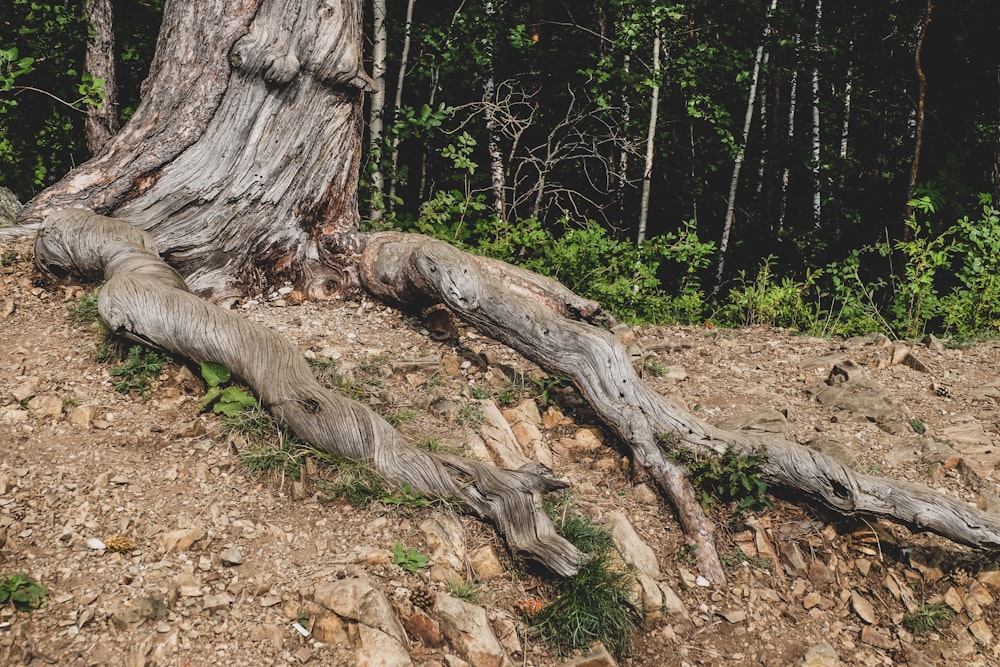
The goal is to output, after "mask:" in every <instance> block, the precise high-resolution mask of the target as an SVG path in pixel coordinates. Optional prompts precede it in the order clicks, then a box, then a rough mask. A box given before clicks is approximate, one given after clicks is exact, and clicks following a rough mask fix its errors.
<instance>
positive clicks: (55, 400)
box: [28, 394, 63, 419]
mask: <svg viewBox="0 0 1000 667" xmlns="http://www.w3.org/2000/svg"><path fill="white" fill-rule="evenodd" d="M62 409H63V401H62V399H61V398H59V397H58V396H56V395H55V394H45V395H41V396H35V397H34V398H32V399H30V400H29V401H28V410H30V411H31V413H32V414H33V415H35V416H36V417H51V418H53V419H58V418H59V417H61V416H62Z"/></svg>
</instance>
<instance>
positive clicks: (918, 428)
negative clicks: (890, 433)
mask: <svg viewBox="0 0 1000 667" xmlns="http://www.w3.org/2000/svg"><path fill="white" fill-rule="evenodd" d="M910 428H912V429H913V432H914V433H916V434H917V435H923V434H924V433H926V432H927V427H926V426H925V425H924V423H923V422H922V421H920V420H919V419H911V420H910Z"/></svg>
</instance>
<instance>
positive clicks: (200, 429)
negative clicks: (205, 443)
mask: <svg viewBox="0 0 1000 667" xmlns="http://www.w3.org/2000/svg"><path fill="white" fill-rule="evenodd" d="M177 435H178V436H180V437H182V438H197V437H199V436H202V435H205V423H204V422H203V421H201V419H194V420H192V421H189V422H185V423H184V424H181V425H180V427H179V428H178V429H177Z"/></svg>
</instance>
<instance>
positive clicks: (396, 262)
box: [359, 233, 1000, 580]
mask: <svg viewBox="0 0 1000 667" xmlns="http://www.w3.org/2000/svg"><path fill="white" fill-rule="evenodd" d="M480 261H481V260H480V258H477V257H474V256H471V255H468V254H465V253H463V252H461V251H459V250H457V249H456V248H454V247H452V246H450V245H448V244H446V243H442V242H439V241H434V240H431V239H429V238H426V237H419V236H414V235H404V234H389V233H385V234H377V235H371V236H370V237H369V240H368V243H367V247H366V248H365V250H364V253H363V256H362V261H361V266H360V272H359V275H360V278H361V280H362V282H363V284H364V287H365V288H366V289H368V290H370V291H371V292H373V293H374V294H376V295H378V296H380V297H382V298H385V299H391V300H393V301H395V302H396V303H399V304H403V305H405V304H407V303H408V302H413V301H423V302H425V303H426V302H427V301H439V302H441V303H444V304H445V305H447V306H448V307H449V308H450V309H451V310H452V311H454V312H455V313H456V314H457V315H458V316H459V317H461V318H462V319H464V320H466V321H467V322H468V323H470V324H472V325H473V326H475V327H476V328H477V329H478V330H480V331H481V332H482V333H484V334H486V335H488V336H491V337H493V338H495V339H496V340H499V341H501V342H503V343H505V344H506V345H509V346H510V347H512V348H514V349H515V350H517V351H518V352H520V353H521V354H523V355H525V356H526V357H528V358H529V359H531V360H532V361H534V362H535V363H537V364H538V365H540V366H542V367H543V368H546V369H547V370H549V371H553V372H557V373H564V374H567V375H569V376H571V377H572V378H573V379H574V381H575V383H576V385H577V387H578V388H579V389H580V392H581V393H582V394H583V396H584V398H585V399H586V400H587V401H588V403H590V405H591V406H592V407H593V408H594V410H595V411H596V412H597V414H598V415H599V416H600V417H601V418H602V419H603V420H604V421H605V423H606V424H607V425H608V426H609V427H610V428H611V429H612V430H614V432H615V433H616V434H617V435H618V436H619V437H620V438H621V440H622V441H623V442H625V443H626V444H627V445H628V446H629V447H630V448H631V449H632V452H633V454H634V456H635V463H636V464H637V465H638V466H640V467H641V468H644V469H646V470H648V471H649V474H650V475H651V476H652V477H653V478H654V479H655V480H656V481H657V482H658V483H659V484H660V486H661V488H662V489H663V490H664V492H666V493H667V495H668V496H669V497H670V498H671V500H672V501H673V502H674V503H675V504H676V505H677V506H678V511H679V513H680V519H681V521H682V522H685V524H686V530H687V532H688V535H689V537H691V538H692V539H693V540H695V541H696V542H700V544H701V546H702V547H703V548H704V549H705V550H714V547H712V542H711V530H710V525H709V524H708V523H707V521H706V520H704V519H703V518H702V516H700V515H701V512H700V508H698V507H693V506H691V504H692V503H693V497H692V496H691V494H690V493H689V492H688V491H687V489H685V488H684V486H685V484H684V483H681V482H678V481H675V480H673V479H672V478H673V477H674V476H675V475H676V472H677V468H676V465H675V464H673V463H672V462H671V461H670V459H669V458H668V457H669V450H671V449H673V448H675V447H680V448H683V449H686V450H689V451H693V452H696V453H715V454H722V453H724V452H725V450H726V447H727V446H729V445H731V446H733V447H734V448H735V449H736V450H737V451H738V452H740V453H742V454H745V455H750V454H755V453H758V452H760V451H763V452H765V453H766V460H765V461H764V462H763V463H762V465H761V474H762V475H763V477H764V479H765V480H766V481H767V482H768V483H769V484H772V485H777V486H781V487H784V488H786V489H790V490H793V491H795V492H797V493H799V494H805V495H806V496H808V497H810V498H812V499H814V500H816V501H818V502H820V503H822V504H824V505H826V506H828V507H830V508H833V509H834V510H836V511H838V512H840V513H842V514H845V515H852V514H869V515H875V516H882V517H886V518H889V519H892V520H895V521H898V522H901V523H904V524H907V525H908V526H910V527H911V528H915V529H917V530H928V531H932V532H935V533H937V534H939V535H942V536H944V537H946V538H948V539H950V540H953V541H955V542H958V543H961V544H965V545H969V546H973V547H980V548H989V549H998V548H1000V516H997V515H995V514H986V513H984V512H982V511H980V510H978V509H976V508H975V507H972V506H970V505H968V504H966V503H964V502H961V501H959V500H956V499H953V498H950V497H948V496H945V495H943V494H940V493H936V492H934V491H933V490H931V489H929V488H927V487H925V486H922V485H919V484H913V483H909V482H902V481H896V480H890V479H885V478H881V477H874V476H871V475H865V474H861V473H858V472H856V471H854V470H852V469H850V468H847V467H845V466H843V465H842V464H840V463H838V462H837V461H835V460H833V459H832V458H830V457H828V456H826V455H824V454H821V453H819V452H816V451H813V450H810V449H808V448H806V447H803V446H801V445H798V444H797V443H794V442H789V441H786V440H781V439H772V438H768V437H761V436H758V435H754V434H752V433H748V432H734V431H724V430H721V429H718V428H715V427H713V426H711V425H709V424H708V423H706V422H704V421H702V420H700V419H698V418H697V417H695V416H693V415H691V414H688V413H687V412H685V411H683V410H681V409H679V408H678V407H676V406H675V405H673V404H672V403H671V402H670V401H669V400H667V399H666V398H665V397H663V396H661V395H660V394H658V393H656V392H655V391H653V390H652V389H651V388H650V387H649V386H647V385H646V384H645V383H644V382H642V380H641V379H640V378H639V376H638V374H637V373H636V372H635V370H634V369H633V368H632V365H631V363H630V360H629V357H628V354H627V353H626V351H625V349H624V347H623V346H622V345H621V344H620V343H619V342H618V340H617V339H616V338H615V337H614V336H613V335H611V334H610V333H609V332H607V331H605V330H603V329H600V328H597V327H594V326H590V325H587V324H584V323H581V322H575V321H571V320H567V319H566V318H564V317H562V316H561V315H560V314H558V313H556V312H553V310H551V309H549V308H548V307H546V306H545V305H543V304H541V303H540V302H538V301H537V300H535V299H533V298H530V297H527V296H523V295H521V294H518V293H516V292H514V291H513V290H510V289H508V288H507V287H506V286H505V285H504V280H503V279H502V277H499V276H497V275H496V274H495V273H494V274H493V275H491V276H490V277H489V278H486V277H485V276H484V275H483V273H482V272H481V270H480V267H479V263H480ZM695 505H696V503H695ZM703 556H704V554H703ZM702 567H703V568H707V570H706V572H705V576H707V577H709V578H710V579H716V580H719V579H721V577H722V573H721V569H720V570H719V571H718V572H714V571H713V570H712V568H713V564H712V563H709V562H703V563H702Z"/></svg>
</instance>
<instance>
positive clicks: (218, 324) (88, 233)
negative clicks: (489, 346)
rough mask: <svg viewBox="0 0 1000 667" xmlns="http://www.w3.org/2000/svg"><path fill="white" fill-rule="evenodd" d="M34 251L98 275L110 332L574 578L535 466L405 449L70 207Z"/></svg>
mask: <svg viewBox="0 0 1000 667" xmlns="http://www.w3.org/2000/svg"><path fill="white" fill-rule="evenodd" d="M35 254H36V261H38V262H39V263H40V265H41V266H43V267H45V268H47V269H48V270H50V271H53V272H57V273H64V274H76V275H78V276H82V277H86V278H90V279H100V278H101V277H103V278H104V279H105V280H106V283H105V285H104V286H103V287H102V289H101V292H100V295H99V297H98V310H99V311H100V314H101V319H103V320H104V322H105V324H107V326H108V327H109V328H110V329H111V330H112V331H114V332H115V333H117V334H120V335H123V336H127V337H129V338H131V339H133V340H136V341H140V342H142V343H145V344H147V345H151V346H154V347H157V348H160V349H163V350H167V351H169V352H172V353H174V354H178V355H181V356H184V357H186V358H188V359H191V360H193V361H195V362H201V361H214V362H219V363H223V364H225V365H227V366H228V367H229V368H230V369H231V370H232V372H233V375H234V376H236V377H238V378H239V379H241V380H242V381H243V382H245V383H246V384H247V385H248V386H249V387H251V388H252V389H253V391H254V392H255V393H256V394H257V395H258V396H259V398H260V401H261V403H262V404H263V405H264V406H265V407H266V408H267V409H268V410H269V411H270V412H271V413H272V414H273V415H274V416H275V418H276V419H277V420H278V422H279V423H281V424H282V425H283V426H285V427H287V428H289V429H290V430H291V431H293V432H294V433H295V434H297V435H298V436H299V437H301V438H302V439H303V440H305V441H306V442H308V443H309V444H311V445H312V446H314V447H316V448H318V449H320V450H322V451H326V452H329V453H331V454H334V455H336V456H340V457H344V458H349V459H354V460H361V461H365V462H366V463H367V464H368V465H369V466H370V467H371V468H372V469H373V470H375V471H376V472H377V473H378V474H379V475H380V476H381V477H382V478H383V479H385V480H386V481H388V482H390V483H392V484H396V485H402V484H404V483H405V484H408V485H409V487H410V489H412V490H413V491H414V492H417V493H420V494H422V495H424V496H426V497H430V498H438V499H444V500H448V501H452V502H455V503H457V504H458V505H459V506H461V507H462V508H464V509H465V510H467V511H470V512H471V513H473V514H475V515H476V516H479V517H482V518H485V519H488V520H489V521H491V522H493V523H494V524H495V525H496V526H497V528H498V529H499V530H500V532H501V533H502V534H503V535H504V537H505V538H506V539H507V542H508V544H509V545H510V546H511V548H512V549H514V550H515V551H517V552H520V553H522V554H525V555H527V556H529V557H530V558H532V559H534V560H536V561H538V562H540V563H541V564H542V565H544V566H545V567H547V568H549V569H550V570H552V571H553V572H555V573H557V574H560V575H564V576H569V575H572V574H575V573H576V571H577V569H578V566H579V564H580V559H581V554H580V552H578V551H577V549H576V548H575V547H574V546H573V545H572V544H570V543H569V542H567V541H566V540H565V539H563V538H562V537H560V536H559V535H557V534H556V532H555V530H554V528H553V526H552V523H551V521H550V520H549V519H548V517H547V516H546V515H545V514H544V513H543V512H542V511H541V510H540V509H539V507H540V497H541V494H543V493H545V492H548V491H552V490H555V489H559V488H563V487H564V486H565V484H564V483H563V482H560V481H558V480H556V479H554V478H553V477H552V476H551V475H550V474H549V473H548V471H546V470H544V469H541V468H538V469H522V470H506V469H501V468H496V467H494V466H491V465H488V464H484V463H480V462H478V461H472V460H468V459H464V458H461V457H458V456H454V455H448V454H441V453H434V452H426V451H423V450H420V449H417V448H414V447H411V446H409V445H407V444H406V443H405V442H404V441H403V439H402V436H400V434H399V433H398V432H397V431H396V430H395V429H394V428H392V426H391V425H389V424H388V422H386V421H385V420H384V419H382V418H381V417H380V416H378V415H377V414H376V413H374V412H373V411H371V410H370V409H368V408H367V407H366V406H364V405H362V404H360V403H357V402H355V401H352V400H349V399H347V398H344V397H342V396H339V395H338V394H335V393H333V392H331V391H328V390H326V389H324V388H323V387H322V386H321V385H320V384H319V383H318V382H317V381H316V379H315V378H314V377H313V374H312V372H311V370H310V369H309V366H308V364H307V363H306V361H305V359H304V358H303V357H302V356H301V354H299V352H298V350H297V349H296V348H295V347H294V346H293V345H292V344H291V343H289V342H288V341H286V340H285V339H283V338H282V337H281V336H279V335H278V334H277V333H275V332H273V331H271V330H270V329H267V328H266V327H263V326H261V325H258V324H255V323H253V322H250V321H248V320H247V319H245V318H244V317H241V316H239V315H238V314H236V313H233V312H230V311H228V310H224V309H222V308H219V307H217V306H213V305H211V304H209V303H207V302H206V301H204V300H202V299H200V298H198V297H196V296H194V295H193V294H191V293H190V292H188V291H187V287H186V285H185V284H184V281H183V279H182V278H181V277H180V276H179V275H178V274H177V273H176V272H175V271H174V270H173V269H171V268H170V267H169V266H167V265H166V264H165V263H164V262H162V261H161V260H160V259H159V257H157V255H156V252H155V246H154V243H153V241H152V238H151V237H150V236H149V235H148V234H146V233H145V232H141V231H139V230H137V229H135V228H134V227H132V226H131V225H129V224H128V223H126V222H123V221H121V220H116V219H113V218H107V217H104V216H99V215H96V214H94V213H92V212H90V211H88V210H84V209H67V210H62V211H57V212H55V213H52V214H51V215H50V216H49V217H48V219H47V220H46V222H45V224H44V226H43V228H42V229H41V230H40V231H39V234H38V237H37V239H36V243H35Z"/></svg>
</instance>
